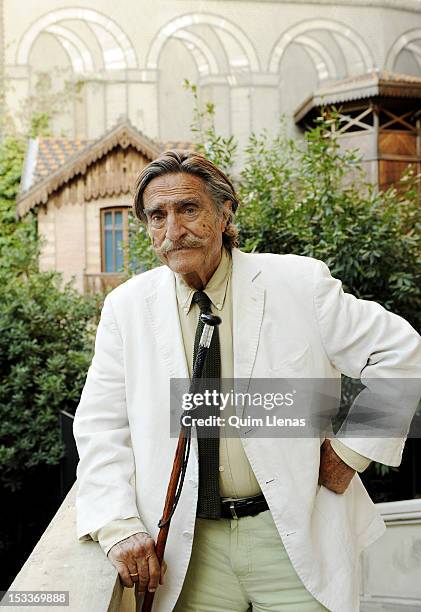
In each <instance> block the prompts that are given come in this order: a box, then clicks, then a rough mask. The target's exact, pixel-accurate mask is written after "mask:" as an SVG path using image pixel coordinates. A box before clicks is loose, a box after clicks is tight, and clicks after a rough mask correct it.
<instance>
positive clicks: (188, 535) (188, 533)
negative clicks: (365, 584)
mask: <svg viewBox="0 0 421 612" xmlns="http://www.w3.org/2000/svg"><path fill="white" fill-rule="evenodd" d="M183 536H184V537H185V538H188V539H189V540H191V539H192V538H193V534H192V533H190V531H183Z"/></svg>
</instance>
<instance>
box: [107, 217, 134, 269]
mask: <svg viewBox="0 0 421 612" xmlns="http://www.w3.org/2000/svg"><path fill="white" fill-rule="evenodd" d="M127 211H128V209H127V208H103V209H102V210H101V234H102V236H101V238H102V248H101V252H102V257H101V259H102V263H101V265H102V271H103V272H114V273H118V272H122V271H123V268H124V244H125V243H126V241H127Z"/></svg>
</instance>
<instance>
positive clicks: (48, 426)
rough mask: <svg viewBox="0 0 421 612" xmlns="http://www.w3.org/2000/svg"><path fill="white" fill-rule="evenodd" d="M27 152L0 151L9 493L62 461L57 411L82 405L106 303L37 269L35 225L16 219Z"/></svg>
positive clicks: (0, 475)
mask: <svg viewBox="0 0 421 612" xmlns="http://www.w3.org/2000/svg"><path fill="white" fill-rule="evenodd" d="M23 151H24V148H23V145H22V143H21V142H20V141H19V140H16V139H13V138H9V139H7V140H5V141H4V142H3V143H2V145H1V147H0V485H2V486H5V487H9V488H11V489H18V488H19V487H20V486H21V483H22V481H23V478H24V476H25V474H28V471H29V470H30V469H31V468H33V467H35V466H38V465H42V464H44V465H45V464H47V465H55V464H57V463H58V462H59V461H60V459H61V457H62V455H63V450H64V449H63V446H62V443H61V439H60V430H59V420H58V419H59V411H60V410H63V409H65V410H67V411H69V412H74V410H75V407H76V405H77V403H78V401H79V397H80V393H81V390H82V387H83V384H84V380H85V376H86V371H87V369H88V366H89V363H90V359H91V356H92V349H93V335H94V331H95V327H96V323H97V318H98V310H99V306H100V302H101V296H96V297H85V296H82V295H80V294H79V293H78V292H77V291H76V289H74V288H73V287H72V286H71V284H70V283H69V284H66V285H64V286H63V283H62V280H61V277H60V275H59V274H57V273H54V272H40V271H39V270H38V263H37V255H38V250H39V243H38V240H37V237H36V226H35V219H34V218H33V217H32V216H31V215H28V216H27V217H26V218H25V219H24V220H23V221H16V219H15V197H16V194H17V191H18V187H19V179H20V171H21V167H22V159H23Z"/></svg>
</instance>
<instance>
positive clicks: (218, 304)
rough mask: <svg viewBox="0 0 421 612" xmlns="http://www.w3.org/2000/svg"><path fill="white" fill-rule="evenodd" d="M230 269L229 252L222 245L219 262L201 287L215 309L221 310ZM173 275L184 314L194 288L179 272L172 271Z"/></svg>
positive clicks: (189, 304)
mask: <svg viewBox="0 0 421 612" xmlns="http://www.w3.org/2000/svg"><path fill="white" fill-rule="evenodd" d="M231 270H232V258H231V254H230V253H229V252H228V251H227V250H226V249H225V248H224V247H223V248H222V255H221V261H220V262H219V265H218V267H217V268H216V270H215V272H214V273H213V275H212V277H211V278H210V279H209V281H208V284H207V285H206V287H205V288H204V289H203V291H204V292H205V293H206V295H207V296H208V297H209V299H210V301H211V302H212V304H213V306H214V307H215V308H216V309H217V310H222V307H223V305H224V302H225V296H226V293H227V286H228V280H229V277H230V275H231ZM174 275H175V279H176V293H177V300H178V302H179V303H180V304H181V306H182V308H183V310H184V312H185V314H187V313H188V312H189V310H190V307H191V302H192V299H193V294H194V293H195V291H196V289H194V288H193V287H190V286H189V285H188V284H187V283H186V282H185V281H184V280H183V279H182V277H181V275H180V274H177V273H174Z"/></svg>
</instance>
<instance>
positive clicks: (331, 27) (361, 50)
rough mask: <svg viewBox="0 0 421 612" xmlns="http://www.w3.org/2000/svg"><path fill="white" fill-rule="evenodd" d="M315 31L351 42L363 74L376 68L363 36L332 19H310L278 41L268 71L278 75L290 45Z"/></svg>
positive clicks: (294, 27) (293, 27)
mask: <svg viewBox="0 0 421 612" xmlns="http://www.w3.org/2000/svg"><path fill="white" fill-rule="evenodd" d="M314 30H328V31H329V32H331V33H336V34H338V35H340V36H342V37H344V38H345V39H346V40H347V41H349V42H350V43H351V45H352V46H353V47H354V49H355V50H356V52H357V54H358V56H359V60H360V64H361V72H368V71H369V70H370V69H371V68H373V67H374V59H373V56H372V54H371V51H370V49H369V48H368V46H367V45H366V43H365V42H364V40H363V39H362V38H361V36H360V35H359V34H357V33H356V32H354V31H353V30H351V28H350V27H349V26H347V25H344V24H342V23H340V22H337V21H333V20H331V19H309V20H308V21H302V22H300V23H298V24H297V25H295V26H292V27H291V28H290V29H289V30H287V31H286V32H284V33H283V34H282V35H281V37H280V38H279V39H278V40H277V42H276V43H275V45H274V47H273V49H272V52H271V54H270V57H269V64H268V71H269V72H272V73H274V74H277V73H278V72H279V66H280V63H281V60H282V57H283V55H284V53H285V50H286V48H287V47H288V45H289V44H291V43H292V42H293V41H294V42H295V40H296V39H297V38H299V37H300V36H302V35H303V34H309V33H310V32H312V31H314Z"/></svg>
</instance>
